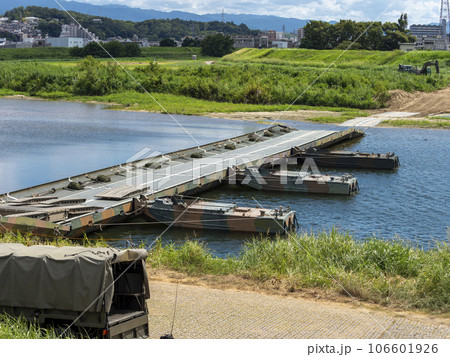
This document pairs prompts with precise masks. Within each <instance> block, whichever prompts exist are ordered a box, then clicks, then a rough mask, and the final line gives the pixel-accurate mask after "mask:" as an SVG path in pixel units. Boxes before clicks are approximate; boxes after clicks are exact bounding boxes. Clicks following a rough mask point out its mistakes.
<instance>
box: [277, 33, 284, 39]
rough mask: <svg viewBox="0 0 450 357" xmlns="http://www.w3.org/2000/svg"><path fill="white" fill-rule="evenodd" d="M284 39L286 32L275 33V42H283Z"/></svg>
mask: <svg viewBox="0 0 450 357" xmlns="http://www.w3.org/2000/svg"><path fill="white" fill-rule="evenodd" d="M283 39H284V32H280V31H277V32H276V33H275V40H283Z"/></svg>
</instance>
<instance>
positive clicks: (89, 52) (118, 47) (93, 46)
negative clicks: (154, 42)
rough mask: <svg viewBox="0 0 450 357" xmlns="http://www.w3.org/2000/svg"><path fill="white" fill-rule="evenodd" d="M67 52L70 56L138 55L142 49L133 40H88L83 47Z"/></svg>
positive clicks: (73, 48) (140, 54)
mask: <svg viewBox="0 0 450 357" xmlns="http://www.w3.org/2000/svg"><path fill="white" fill-rule="evenodd" d="M105 50H106V51H105ZM69 54H70V56H72V57H86V56H92V57H110V56H112V57H140V56H142V50H141V48H140V47H139V45H138V44H137V43H134V42H126V43H121V42H119V41H110V42H106V43H102V42H100V43H97V42H89V43H88V44H87V45H86V46H84V47H72V48H70V49H69Z"/></svg>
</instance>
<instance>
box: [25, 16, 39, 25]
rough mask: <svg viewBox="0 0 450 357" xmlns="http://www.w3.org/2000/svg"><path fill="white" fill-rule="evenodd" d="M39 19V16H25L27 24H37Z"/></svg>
mask: <svg viewBox="0 0 450 357" xmlns="http://www.w3.org/2000/svg"><path fill="white" fill-rule="evenodd" d="M38 21H39V17H34V16H28V17H25V18H24V22H25V23H26V24H35V23H37V22H38Z"/></svg>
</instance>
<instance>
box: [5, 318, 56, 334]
mask: <svg viewBox="0 0 450 357" xmlns="http://www.w3.org/2000/svg"><path fill="white" fill-rule="evenodd" d="M12 338H14V339H55V338H59V333H58V332H57V331H56V330H55V329H54V328H43V327H41V326H39V325H36V324H33V323H29V322H28V321H27V320H25V319H24V318H23V317H11V316H9V315H6V314H3V315H0V339H12Z"/></svg>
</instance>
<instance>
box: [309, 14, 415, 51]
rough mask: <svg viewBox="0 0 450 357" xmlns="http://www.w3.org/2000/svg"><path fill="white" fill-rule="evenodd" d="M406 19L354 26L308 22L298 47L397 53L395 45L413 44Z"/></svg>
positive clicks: (402, 16) (353, 23) (405, 15)
mask: <svg viewBox="0 0 450 357" xmlns="http://www.w3.org/2000/svg"><path fill="white" fill-rule="evenodd" d="M407 26H408V16H407V14H401V16H400V18H399V19H398V21H397V23H395V22H385V23H381V22H374V23H371V22H355V21H352V20H341V21H339V22H337V23H335V24H333V25H332V24H330V23H328V22H324V21H310V22H309V23H308V24H307V25H306V26H305V27H304V29H305V37H304V38H303V39H302V41H301V45H300V47H302V48H311V49H317V50H325V49H333V48H335V49H346V48H347V47H348V46H350V44H352V43H353V42H355V43H354V44H353V45H352V47H351V49H364V50H381V51H391V50H395V49H398V43H399V42H402V43H405V42H414V41H415V40H416V38H415V36H412V35H411V34H410V32H409V30H407Z"/></svg>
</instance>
